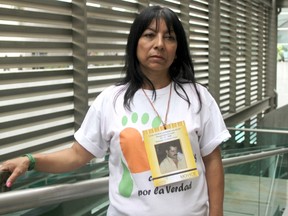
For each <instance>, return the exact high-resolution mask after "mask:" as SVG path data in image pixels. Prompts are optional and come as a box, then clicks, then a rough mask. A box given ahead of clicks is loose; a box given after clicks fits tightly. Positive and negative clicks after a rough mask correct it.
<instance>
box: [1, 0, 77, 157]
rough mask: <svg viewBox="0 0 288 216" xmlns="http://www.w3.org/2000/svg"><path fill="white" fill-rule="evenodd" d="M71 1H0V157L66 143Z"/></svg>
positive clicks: (70, 84)
mask: <svg viewBox="0 0 288 216" xmlns="http://www.w3.org/2000/svg"><path fill="white" fill-rule="evenodd" d="M71 19H72V18H71V4H69V3H66V2H60V1H28V0H27V1H25V0H24V1H13V0H12V1H10V0H9V1H0V29H1V30H0V47H1V49H0V59H1V60H0V92H1V101H0V125H1V129H0V130H1V132H0V140H1V160H4V159H5V158H8V157H12V156H14V155H19V154H23V153H25V152H35V151H38V150H41V151H45V150H49V149H51V148H56V147H59V146H63V145H66V144H68V143H71V140H72V136H73V132H74V130H73V126H74V116H73V110H74V107H73V79H72V76H71V75H72V74H73V62H72V39H71V35H72V26H71Z"/></svg>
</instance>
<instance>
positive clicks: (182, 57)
mask: <svg viewBox="0 0 288 216" xmlns="http://www.w3.org/2000/svg"><path fill="white" fill-rule="evenodd" d="M154 19H155V20H156V22H159V20H160V19H164V21H165V23H166V26H167V28H168V31H169V32H170V30H171V29H173V31H174V33H175V34H176V38H177V50H176V56H177V58H176V59H175V60H174V62H173V63H172V65H171V66H170V68H169V75H170V78H171V80H172V81H174V89H175V91H176V92H177V94H178V95H179V96H180V97H181V98H183V99H184V100H185V101H187V103H188V106H190V104H191V102H190V100H189V97H188V95H187V93H186V91H185V90H184V89H183V87H182V86H181V84H182V83H192V84H193V85H194V87H195V90H196V93H197V96H198V99H199V102H200V109H201V98H200V95H199V92H198V90H197V87H196V80H195V72H194V66H193V63H192V60H191V56H190V52H189V48H188V43H187V38H186V34H185V31H184V28H183V26H182V24H181V22H180V20H179V19H178V17H177V15H176V14H175V13H174V12H173V11H172V10H171V9H169V8H163V7H161V6H150V7H147V8H145V9H144V10H143V11H142V12H141V13H140V14H139V15H138V16H137V17H136V19H135V20H134V22H133V24H132V25H131V28H130V33H129V36H128V40H127V45H126V56H125V65H124V67H123V72H124V73H125V74H126V76H125V77H124V78H123V79H122V80H121V81H120V82H119V83H117V85H126V84H128V85H127V89H123V90H126V92H125V95H124V106H125V108H127V109H128V110H130V104H131V102H132V100H133V97H134V94H135V93H136V91H137V90H138V89H140V88H142V86H143V84H144V83H145V82H147V83H149V85H150V86H151V87H152V89H153V93H154V98H156V90H155V87H154V85H153V83H152V82H151V81H150V80H149V79H148V77H146V76H145V74H144V73H143V72H142V71H141V69H140V66H139V61H138V59H137V54H136V53H137V46H138V41H139V38H140V37H141V36H142V34H143V32H144V31H145V30H146V29H147V28H148V26H149V25H150V24H151V22H152V21H153V20H154ZM176 86H179V87H180V89H182V92H183V93H180V92H179V91H178V90H177V88H176Z"/></svg>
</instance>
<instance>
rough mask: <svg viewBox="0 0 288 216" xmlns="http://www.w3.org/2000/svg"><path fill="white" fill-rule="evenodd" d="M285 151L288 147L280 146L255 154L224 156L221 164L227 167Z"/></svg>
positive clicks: (284, 152)
mask: <svg viewBox="0 0 288 216" xmlns="http://www.w3.org/2000/svg"><path fill="white" fill-rule="evenodd" d="M286 153H288V148H281V149H277V150H268V151H263V152H260V153H255V154H249V155H242V156H237V157H232V158H224V159H223V160H222V162H223V166H224V167H225V168H227V167H231V166H236V165H240V164H243V163H249V162H252V161H257V160H261V159H264V158H267V157H271V156H274V155H279V154H286Z"/></svg>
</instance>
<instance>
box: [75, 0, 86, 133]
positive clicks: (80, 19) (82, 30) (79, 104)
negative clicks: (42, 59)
mask: <svg viewBox="0 0 288 216" xmlns="http://www.w3.org/2000/svg"><path fill="white" fill-rule="evenodd" d="M72 16H73V21H72V27H73V37H72V40H73V77H74V118H75V126H74V127H75V130H77V129H78V128H79V127H80V125H81V123H82V120H83V118H84V116H85V114H86V112H87V109H88V98H89V97H88V56H87V53H88V52H87V9H86V0H73V1H72Z"/></svg>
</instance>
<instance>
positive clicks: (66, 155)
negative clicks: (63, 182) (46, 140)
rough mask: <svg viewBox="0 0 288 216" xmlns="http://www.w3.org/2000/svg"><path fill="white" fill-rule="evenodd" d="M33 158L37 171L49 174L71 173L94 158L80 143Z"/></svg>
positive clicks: (36, 155)
mask: <svg viewBox="0 0 288 216" xmlns="http://www.w3.org/2000/svg"><path fill="white" fill-rule="evenodd" d="M33 156H34V158H35V160H36V164H35V170H37V171H40V172H48V173H63V172H69V171H72V170H75V169H77V168H79V167H81V166H83V165H85V164H86V163H87V162H89V161H90V160H91V159H92V158H93V156H92V155H91V154H90V153H88V152H87V151H86V150H84V149H83V147H82V146H80V145H79V144H78V143H74V144H73V146H72V147H70V148H67V149H64V150H61V151H58V152H54V153H49V154H35V155H33Z"/></svg>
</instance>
